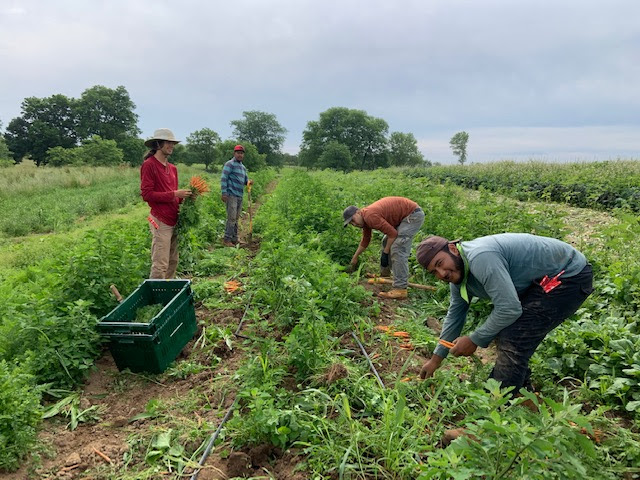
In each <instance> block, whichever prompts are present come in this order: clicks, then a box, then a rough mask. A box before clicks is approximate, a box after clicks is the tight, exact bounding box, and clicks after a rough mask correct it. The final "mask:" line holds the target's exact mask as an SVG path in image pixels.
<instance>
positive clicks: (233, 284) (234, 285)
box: [224, 280, 242, 293]
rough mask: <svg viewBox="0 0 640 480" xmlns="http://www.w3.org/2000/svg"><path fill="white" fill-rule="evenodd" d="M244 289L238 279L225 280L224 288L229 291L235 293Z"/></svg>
mask: <svg viewBox="0 0 640 480" xmlns="http://www.w3.org/2000/svg"><path fill="white" fill-rule="evenodd" d="M239 289H242V283H240V282H239V281H238V280H229V281H227V282H224V290H225V291H226V292H227V293H234V292H235V291H236V290H239Z"/></svg>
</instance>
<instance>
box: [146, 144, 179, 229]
mask: <svg viewBox="0 0 640 480" xmlns="http://www.w3.org/2000/svg"><path fill="white" fill-rule="evenodd" d="M177 189H178V169H177V168H176V167H175V165H173V164H171V163H167V165H166V166H165V165H163V164H162V163H161V162H160V161H159V160H158V159H157V158H156V157H154V156H151V157H149V158H147V159H146V160H145V161H144V163H143V164H142V167H140V194H141V195H142V199H143V200H144V201H145V202H147V203H148V204H149V206H150V207H151V215H153V216H154V217H156V218H157V219H158V220H160V221H161V222H162V223H166V224H167V225H171V226H174V225H175V224H176V223H177V222H178V209H179V208H180V201H179V199H178V198H177V197H176V196H175V194H174V192H175V191H176V190H177Z"/></svg>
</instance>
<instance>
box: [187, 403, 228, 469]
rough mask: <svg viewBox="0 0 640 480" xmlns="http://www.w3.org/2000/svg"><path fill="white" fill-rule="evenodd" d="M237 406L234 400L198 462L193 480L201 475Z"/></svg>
mask: <svg viewBox="0 0 640 480" xmlns="http://www.w3.org/2000/svg"><path fill="white" fill-rule="evenodd" d="M235 406H236V402H235V400H234V401H233V403H232V404H231V407H229V410H227V413H226V414H225V416H224V417H223V419H222V422H220V425H218V428H217V429H216V431H215V433H214V434H213V435H211V438H210V439H209V443H208V444H207V448H205V449H204V453H203V454H202V457H201V458H200V461H199V462H198V465H199V466H198V468H197V469H196V471H195V472H193V475H191V480H196V479H197V478H198V474H199V473H200V470H201V469H202V466H203V465H204V462H205V461H206V460H207V458H208V457H209V454H210V453H211V450H212V449H213V443H214V442H215V441H216V438H218V435H220V431H221V430H222V426H223V425H224V424H225V422H226V421H227V420H229V417H230V416H231V412H233V409H234V408H235Z"/></svg>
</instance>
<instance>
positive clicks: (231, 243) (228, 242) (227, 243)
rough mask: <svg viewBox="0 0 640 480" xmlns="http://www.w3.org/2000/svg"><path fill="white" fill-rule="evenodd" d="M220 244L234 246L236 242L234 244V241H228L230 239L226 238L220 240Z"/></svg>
mask: <svg viewBox="0 0 640 480" xmlns="http://www.w3.org/2000/svg"><path fill="white" fill-rule="evenodd" d="M222 244H223V245H224V246H225V247H235V246H236V244H235V243H233V242H232V241H230V240H227V239H226V238H225V239H224V240H223V241H222Z"/></svg>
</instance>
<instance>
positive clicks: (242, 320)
mask: <svg viewBox="0 0 640 480" xmlns="http://www.w3.org/2000/svg"><path fill="white" fill-rule="evenodd" d="M251 295H253V294H251ZM251 295H249V301H247V308H245V309H244V313H243V314H242V318H241V319H240V323H239V324H238V328H236V331H235V332H233V334H234V335H235V336H236V337H240V338H248V337H245V336H244V335H240V334H239V333H240V329H241V328H242V323H243V322H244V317H246V315H247V312H248V311H249V307H250V306H251V302H250V300H251Z"/></svg>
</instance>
